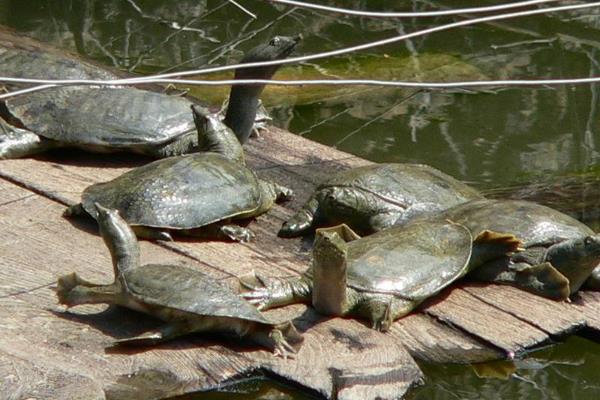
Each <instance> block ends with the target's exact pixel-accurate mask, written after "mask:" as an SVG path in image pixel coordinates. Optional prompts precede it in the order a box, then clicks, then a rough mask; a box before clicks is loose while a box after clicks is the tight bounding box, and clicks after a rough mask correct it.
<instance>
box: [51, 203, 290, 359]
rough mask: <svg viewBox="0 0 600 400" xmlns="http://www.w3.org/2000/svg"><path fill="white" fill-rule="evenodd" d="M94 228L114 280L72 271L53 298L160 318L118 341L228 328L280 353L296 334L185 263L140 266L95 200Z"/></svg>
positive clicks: (127, 237) (116, 220) (129, 237)
mask: <svg viewBox="0 0 600 400" xmlns="http://www.w3.org/2000/svg"><path fill="white" fill-rule="evenodd" d="M95 207H96V214H97V217H98V224H99V225H100V232H101V233H102V238H103V239H104V242H105V243H106V246H107V247H108V249H109V250H110V253H111V255H112V259H113V266H114V272H115V280H114V282H113V283H111V284H109V285H99V284H94V283H91V282H88V281H85V280H84V279H82V278H80V277H79V276H78V275H77V274H76V273H72V274H69V275H65V276H63V277H61V278H60V279H59V280H58V286H57V289H56V292H57V295H58V300H59V302H60V303H61V304H64V305H67V306H69V307H72V306H76V305H79V304H94V303H110V304H117V305H120V306H123V307H127V308H131V309H133V310H136V311H140V312H143V313H146V314H150V315H152V316H155V317H157V318H159V319H161V320H163V321H165V322H166V323H165V324H164V325H163V326H161V327H159V328H158V329H156V330H152V331H150V332H146V333H144V334H142V335H140V336H136V337H131V338H127V339H122V340H119V341H118V343H119V344H126V345H152V344H157V343H160V342H163V341H167V340H170V339H173V338H176V337H179V336H182V335H187V334H190V333H194V332H215V331H217V332H228V333H233V334H235V335H237V336H240V337H245V338H248V339H251V340H252V341H254V342H256V343H258V344H260V345H262V346H265V347H268V348H270V349H272V350H273V351H274V352H275V354H276V355H281V356H283V357H286V356H287V355H288V354H290V353H294V352H295V349H294V347H293V346H298V345H299V344H301V342H302V337H301V336H300V334H299V333H298V332H297V331H296V329H295V328H294V326H293V325H292V323H291V322H289V321H288V322H284V323H280V324H275V323H272V322H270V321H268V320H267V319H265V317H264V316H263V315H262V314H261V313H259V312H258V311H257V310H256V308H254V307H253V306H251V305H250V304H248V303H247V302H246V301H245V300H243V299H242V298H241V297H240V296H238V295H237V294H235V293H233V292H231V291H230V290H229V288H228V287H226V286H225V285H223V284H222V283H220V282H218V281H215V280H214V279H212V278H210V277H208V276H206V275H205V274H202V273H201V272H199V271H196V270H193V269H191V268H187V267H183V266H178V265H161V264H148V265H143V266H140V258H139V245H138V242H137V239H136V237H135V234H134V233H133V231H132V230H131V229H130V227H129V226H128V225H127V223H126V222H125V221H124V220H123V219H122V218H121V217H120V216H119V213H118V212H117V211H116V210H109V209H106V208H104V207H102V206H100V205H99V204H96V206H95Z"/></svg>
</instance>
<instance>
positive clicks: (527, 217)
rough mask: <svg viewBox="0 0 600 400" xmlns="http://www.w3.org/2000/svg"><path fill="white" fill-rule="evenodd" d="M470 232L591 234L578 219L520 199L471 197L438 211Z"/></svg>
mask: <svg viewBox="0 0 600 400" xmlns="http://www.w3.org/2000/svg"><path fill="white" fill-rule="evenodd" d="M439 218H440V219H449V220H451V221H454V222H456V223H459V224H462V225H465V226H466V227H467V228H469V229H471V230H472V231H473V232H480V231H482V230H490V231H495V232H510V233H512V234H514V235H515V236H517V237H518V238H519V239H520V240H522V241H523V242H524V243H528V242H541V241H544V240H546V239H550V238H556V237H559V238H564V239H574V238H579V237H582V236H587V235H593V234H594V232H593V231H592V230H591V229H590V228H589V227H588V226H586V225H585V224H583V223H582V222H579V221H577V220H576V219H574V218H572V217H570V216H568V215H566V214H564V213H562V212H560V211H557V210H554V209H552V208H549V207H546V206H543V205H541V204H537V203H532V202H529V201H523V200H475V201H470V202H468V203H464V204H461V205H458V206H455V207H453V208H450V209H448V210H446V211H445V212H443V213H442V214H440V216H439Z"/></svg>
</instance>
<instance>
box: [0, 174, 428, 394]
mask: <svg viewBox="0 0 600 400" xmlns="http://www.w3.org/2000/svg"><path fill="white" fill-rule="evenodd" d="M0 190H1V192H2V197H3V198H4V197H8V196H10V197H11V198H22V199H23V200H21V201H12V202H11V203H9V204H5V205H3V206H1V207H0V213H1V215H2V225H1V226H0V236H1V237H3V238H10V240H5V241H2V243H0V254H2V257H1V258H0V270H1V271H0V277H1V281H2V286H1V287H0V290H1V291H0V303H1V304H0V319H1V320H2V328H1V329H2V335H1V338H0V354H2V358H3V359H6V362H5V363H4V364H3V365H5V366H8V365H11V366H10V367H6V370H0V372H2V373H3V374H4V375H3V376H1V377H0V382H4V383H1V384H0V393H3V394H5V393H12V392H14V393H21V394H22V395H24V396H25V397H27V396H29V397H33V398H45V399H50V398H56V399H59V398H62V399H64V398H72V396H71V395H70V390H71V389H73V388H78V390H79V393H80V394H79V395H80V396H81V398H87V399H94V398H104V394H103V391H107V393H108V395H107V396H108V397H110V398H113V399H116V398H122V399H136V398H139V399H149V398H157V399H159V398H163V397H166V396H170V395H175V394H180V393H185V392H189V391H194V390H199V389H207V388H211V387H215V386H216V385H218V384H219V383H220V382H222V381H225V380H228V379H233V378H235V377H236V376H243V375H246V374H251V373H252V371H255V370H257V369H263V370H266V371H268V372H270V373H271V374H274V375H276V376H281V377H283V378H286V379H289V380H291V381H294V382H296V383H298V384H301V385H304V386H306V387H308V388H311V389H313V390H314V391H315V392H317V393H320V394H322V395H323V396H326V397H333V396H335V395H336V393H333V390H334V388H335V389H336V390H338V391H339V392H340V393H337V395H339V396H342V392H343V393H344V397H347V398H359V397H360V396H362V395H363V393H368V394H369V396H371V397H376V396H380V397H382V398H394V397H399V396H402V395H403V394H404V393H405V392H406V390H408V388H409V387H410V386H411V385H412V384H413V382H417V381H418V380H419V379H420V371H419V369H418V367H417V366H416V365H415V364H414V361H413V360H412V358H411V357H410V356H409V355H408V353H407V352H406V350H405V349H404V347H403V346H402V343H401V341H400V340H398V339H397V338H394V337H391V336H388V335H384V334H381V333H378V332H374V331H372V330H371V329H368V328H367V327H365V326H364V325H362V324H358V323H356V322H354V321H351V320H341V319H333V320H325V319H323V318H320V317H318V316H316V315H315V314H313V313H305V315H304V316H303V317H301V318H300V319H298V320H297V325H298V328H299V329H300V330H302V331H306V335H305V337H306V339H305V343H304V345H303V346H302V348H301V349H300V351H299V353H298V354H297V356H296V358H295V359H288V360H283V359H279V358H276V357H274V356H273V355H272V354H271V353H270V352H268V351H264V350H261V349H257V348H256V346H254V345H252V344H249V345H248V346H246V345H242V344H237V343H233V342H232V341H225V342H223V341H222V340H219V338H218V336H217V335H214V337H213V336H211V337H208V338H206V337H202V336H200V335H196V336H194V337H192V338H191V339H190V340H189V341H184V340H181V341H176V342H173V343H170V344H166V345H164V346H159V347H158V348H156V349H152V350H148V351H141V352H138V353H134V354H126V353H122V352H120V351H119V349H116V348H114V349H113V348H111V347H112V345H111V343H112V342H113V341H114V339H116V338H120V337H126V336H129V335H133V334H139V333H140V332H142V331H143V330H146V329H148V328H150V327H152V326H155V325H156V324H157V322H156V321H154V320H153V319H151V318H147V317H144V316H142V315H139V314H137V313H135V312H132V311H129V310H122V309H118V308H107V307H105V306H81V307H78V308H76V309H73V310H71V312H65V311H64V310H62V307H59V306H57V305H56V296H55V294H54V292H53V291H52V289H51V288H50V287H49V284H50V283H52V282H55V280H56V278H57V277H58V276H60V275H61V274H64V273H69V272H71V271H76V272H78V273H79V274H81V275H83V276H85V277H86V279H90V280H95V281H100V282H109V281H110V280H111V278H112V277H111V275H112V267H111V261H110V256H109V254H108V252H107V250H106V248H105V246H104V245H103V243H102V239H101V238H100V237H99V236H97V235H95V234H90V233H87V232H82V231H81V229H79V228H80V227H79V226H75V225H72V224H70V223H69V222H68V221H67V220H66V219H64V218H63V217H62V216H61V212H62V210H63V208H64V207H63V206H62V205H60V204H58V203H56V202H54V201H51V200H49V199H47V198H44V197H42V196H33V197H31V196H29V197H27V196H26V190H24V189H22V188H19V187H17V186H15V185H13V184H10V183H8V182H6V181H0ZM228 245H229V246H230V251H229V253H234V252H235V248H236V247H237V245H236V244H228ZM198 246H199V247H202V244H198ZM141 252H142V262H144V263H148V262H159V263H160V262H178V263H185V264H187V265H189V266H190V267H193V268H198V269H201V270H202V271H204V272H206V273H208V274H210V275H212V276H213V277H215V278H216V279H225V278H227V277H228V276H229V275H230V274H225V273H223V272H222V271H219V270H215V269H212V268H206V267H205V266H204V265H201V264H199V263H197V262H195V261H194V260H193V259H190V258H189V257H185V256H178V255H177V254H176V253H173V252H172V251H170V250H168V249H165V248H164V247H161V246H157V245H155V244H153V243H150V242H142V249H141ZM220 256H221V257H223V255H220ZM233 262H235V260H234V261H233ZM224 263H225V265H227V260H224ZM289 311H290V312H292V313H294V312H297V311H298V308H296V309H295V310H293V309H290V310H289ZM288 314H289V312H288ZM283 316H285V315H282V317H283ZM287 317H289V315H288V316H287ZM317 322H318V323H317ZM32 349H36V351H35V352H32V351H31V350H32ZM13 359H14V360H15V361H14V362H13ZM363 370H364V372H365V374H364V380H360V381H359V382H353V383H348V381H347V378H344V377H347V376H354V375H360V374H359V371H363ZM39 371H50V372H51V373H50V374H48V375H47V376H46V375H43V374H42V375H41V376H42V378H36V377H37V376H38V375H40V374H41V373H40V372H39ZM368 371H371V372H368ZM369 374H370V375H369ZM21 376H25V377H27V378H28V379H27V380H25V381H21V382H19V381H18V380H19V379H20V378H19V377H21ZM61 380H62V381H64V382H66V383H67V386H68V387H66V388H64V387H57V385H58V382H61ZM70 382H73V383H75V382H85V384H81V385H80V384H77V385H74V384H73V385H71V384H70ZM69 385H71V386H73V387H72V388H71V389H69V388H70V387H71V386H69ZM355 392H356V393H359V394H360V396H359V395H358V394H354V393H355ZM357 396H359V397H357ZM361 398H362V397H361Z"/></svg>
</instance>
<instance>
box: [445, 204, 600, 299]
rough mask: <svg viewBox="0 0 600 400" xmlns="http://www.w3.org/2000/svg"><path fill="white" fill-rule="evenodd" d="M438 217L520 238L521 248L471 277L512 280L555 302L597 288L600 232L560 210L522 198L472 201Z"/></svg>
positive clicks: (511, 282) (513, 282)
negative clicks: (522, 244) (585, 287)
mask: <svg viewBox="0 0 600 400" xmlns="http://www.w3.org/2000/svg"><path fill="white" fill-rule="evenodd" d="M438 218H439V219H440V220H445V219H449V220H452V221H454V222H456V223H459V224H462V225H464V226H466V227H467V228H469V229H472V230H486V229H488V230H493V231H500V232H510V233H513V234H514V235H515V236H517V237H518V238H519V239H521V240H523V242H524V246H523V247H524V251H522V252H519V253H515V254H513V255H510V256H503V257H499V258H497V259H494V260H491V261H489V262H488V263H486V264H484V265H482V266H481V267H480V268H477V269H476V270H475V271H473V272H471V273H470V275H469V276H470V277H471V279H474V280H480V281H492V282H497V283H508V284H513V285H516V286H518V287H520V288H522V289H525V290H528V291H530V292H533V293H536V294H538V295H541V296H544V297H548V298H552V299H557V300H565V299H567V298H568V297H569V296H570V295H572V294H573V293H575V292H576V291H577V290H579V288H580V287H582V285H584V286H585V285H589V286H590V287H596V288H600V285H599V283H600V280H599V278H600V269H599V267H597V266H598V265H599V264H600V235H598V234H596V233H594V231H592V229H590V228H589V227H588V226H587V225H585V224H583V223H582V222H579V221H577V220H576V219H574V218H572V217H570V216H568V215H566V214H563V213H562V212H560V211H557V210H554V209H552V208H549V207H546V206H543V205H540V204H537V203H532V202H529V201H523V200H475V201H471V202H468V203H464V204H460V205H458V206H455V207H452V208H450V209H448V210H446V211H444V212H442V213H441V214H440V215H439V216H438ZM592 271H598V273H597V274H595V273H593V272H592Z"/></svg>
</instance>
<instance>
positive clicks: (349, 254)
mask: <svg viewBox="0 0 600 400" xmlns="http://www.w3.org/2000/svg"><path fill="white" fill-rule="evenodd" d="M519 244H520V241H519V240H517V239H516V238H515V237H514V236H513V235H507V234H501V233H495V232H490V231H484V232H480V233H478V234H476V235H475V236H474V235H472V233H471V231H470V230H468V229H467V228H465V227H464V226H462V225H459V224H455V223H452V222H447V221H433V222H430V221H415V222H411V223H408V224H406V225H404V226H401V227H393V228H388V229H385V230H383V231H380V232H377V233H375V234H373V235H371V236H367V237H364V238H360V237H359V236H358V235H357V234H356V233H354V231H352V230H351V229H350V228H348V227H347V226H346V225H339V226H337V227H333V228H321V229H317V231H316V236H315V242H314V248H313V262H312V266H311V269H309V271H308V272H306V273H305V274H304V275H302V276H300V277H293V278H288V279H284V278H270V279H267V278H264V277H261V276H259V275H256V274H251V275H250V276H245V277H242V278H241V283H242V286H243V287H245V288H246V289H248V291H246V292H245V293H243V294H242V295H243V296H244V298H246V299H247V300H249V301H250V302H251V303H253V304H255V305H257V306H258V308H259V309H261V310H262V309H268V308H271V307H275V306H283V305H287V304H292V303H299V302H308V303H312V305H313V306H314V307H315V309H316V310H317V311H318V312H320V313H323V314H326V315H331V316H343V315H355V316H359V317H362V318H365V319H368V320H370V321H371V324H372V327H373V328H374V329H378V330H381V331H386V330H388V329H389V327H390V325H391V323H392V322H393V321H394V320H396V319H398V318H400V317H402V316H404V315H406V314H408V313H409V312H410V311H411V310H413V309H414V308H415V307H416V306H417V305H418V304H419V303H421V302H422V301H423V300H425V299H426V298H428V297H431V296H433V295H435V294H436V293H438V292H439V291H440V290H442V289H443V288H444V287H446V286H448V285H449V284H451V283H452V282H454V281H455V280H456V279H458V278H460V277H461V276H463V275H464V274H466V273H467V272H468V271H470V270H472V269H473V268H476V267H477V266H478V265H480V264H482V263H484V262H485V261H487V260H489V259H492V258H496V257H500V256H501V255H503V254H507V253H510V252H513V251H516V250H518V248H519Z"/></svg>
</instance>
